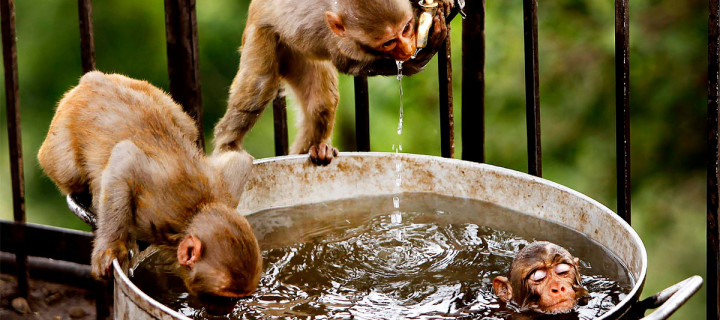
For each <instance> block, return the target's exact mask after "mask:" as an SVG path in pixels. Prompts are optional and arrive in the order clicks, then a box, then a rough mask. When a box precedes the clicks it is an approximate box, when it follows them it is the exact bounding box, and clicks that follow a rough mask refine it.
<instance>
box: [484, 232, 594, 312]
mask: <svg viewBox="0 0 720 320" xmlns="http://www.w3.org/2000/svg"><path fill="white" fill-rule="evenodd" d="M579 262H580V260H579V259H578V258H574V257H573V256H572V255H570V253H569V252H568V251H567V250H565V249H564V248H563V247H560V246H558V245H556V244H553V243H550V242H547V241H537V242H533V243H531V244H528V245H527V246H526V247H525V248H523V249H522V250H520V252H518V254H517V256H515V259H514V260H513V262H512V265H511V267H510V273H509V279H508V278H507V277H503V276H498V277H496V278H495V279H494V280H493V289H494V290H495V294H497V295H498V297H500V299H501V300H503V301H505V302H509V301H514V302H515V303H517V304H518V305H519V306H520V307H521V308H526V309H531V310H534V311H539V312H543V313H564V312H568V311H570V310H571V309H572V308H573V307H574V306H575V304H576V303H577V300H578V299H579V298H582V297H585V296H586V295H587V290H585V289H584V288H583V287H582V286H581V280H580V272H579V271H578V264H579Z"/></svg>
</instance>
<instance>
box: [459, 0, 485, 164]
mask: <svg viewBox="0 0 720 320" xmlns="http://www.w3.org/2000/svg"><path fill="white" fill-rule="evenodd" d="M464 11H465V14H466V17H465V20H463V30H462V52H463V53H462V65H463V70H462V97H463V99H462V121H463V126H462V133H461V134H462V147H463V148H462V149H463V150H462V159H463V160H469V161H476V162H484V161H485V0H472V1H467V2H466V3H465V9H464Z"/></svg>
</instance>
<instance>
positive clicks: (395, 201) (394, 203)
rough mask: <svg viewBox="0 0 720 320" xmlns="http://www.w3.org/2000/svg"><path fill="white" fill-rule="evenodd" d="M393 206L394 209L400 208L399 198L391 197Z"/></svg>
mask: <svg viewBox="0 0 720 320" xmlns="http://www.w3.org/2000/svg"><path fill="white" fill-rule="evenodd" d="M393 206H394V207H395V209H397V208H400V198H399V197H393Z"/></svg>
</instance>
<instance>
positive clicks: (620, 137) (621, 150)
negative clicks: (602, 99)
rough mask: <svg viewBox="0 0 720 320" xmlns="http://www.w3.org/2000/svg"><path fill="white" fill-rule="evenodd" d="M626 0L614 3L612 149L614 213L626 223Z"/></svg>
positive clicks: (628, 171) (628, 127)
mask: <svg viewBox="0 0 720 320" xmlns="http://www.w3.org/2000/svg"><path fill="white" fill-rule="evenodd" d="M629 18H630V17H629V7H628V0H615V110H616V111H615V118H616V121H615V122H616V124H615V131H616V133H615V138H616V142H615V146H616V150H617V151H616V152H617V197H618V205H617V213H618V214H619V215H620V217H622V218H623V219H625V221H627V223H630V50H629V47H630V20H629Z"/></svg>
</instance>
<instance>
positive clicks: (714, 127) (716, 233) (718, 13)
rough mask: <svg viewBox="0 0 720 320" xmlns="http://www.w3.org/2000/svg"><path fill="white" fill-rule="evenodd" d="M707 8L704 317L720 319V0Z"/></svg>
mask: <svg viewBox="0 0 720 320" xmlns="http://www.w3.org/2000/svg"><path fill="white" fill-rule="evenodd" d="M708 11H709V15H708V115H707V117H708V118H707V130H708V132H707V135H708V142H707V143H708V145H707V150H708V159H707V318H708V319H720V266H719V265H718V261H719V260H720V230H718V198H719V197H720V189H719V188H718V179H720V167H719V166H720V139H718V132H720V128H719V126H720V124H719V123H718V119H719V118H720V108H718V100H719V99H720V68H719V66H720V1H718V0H710V1H709V10H708Z"/></svg>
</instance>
